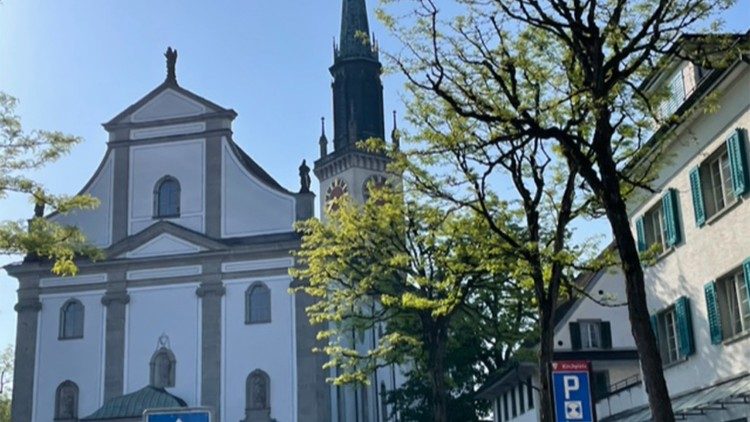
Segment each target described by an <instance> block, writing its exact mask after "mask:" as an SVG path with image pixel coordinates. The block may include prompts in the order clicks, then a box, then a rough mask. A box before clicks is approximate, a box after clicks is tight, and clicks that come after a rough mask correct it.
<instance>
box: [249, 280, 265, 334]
mask: <svg viewBox="0 0 750 422" xmlns="http://www.w3.org/2000/svg"><path fill="white" fill-rule="evenodd" d="M266 322H271V290H270V289H269V288H268V287H267V286H266V285H265V284H263V283H255V284H253V285H252V286H250V287H249V288H248V289H247V292H246V293H245V323H246V324H261V323H266Z"/></svg>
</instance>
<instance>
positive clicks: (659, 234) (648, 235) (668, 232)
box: [636, 189, 681, 252]
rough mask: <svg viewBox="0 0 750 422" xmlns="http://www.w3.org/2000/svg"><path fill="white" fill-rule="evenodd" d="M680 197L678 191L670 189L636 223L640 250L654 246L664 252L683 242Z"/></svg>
mask: <svg viewBox="0 0 750 422" xmlns="http://www.w3.org/2000/svg"><path fill="white" fill-rule="evenodd" d="M678 201H679V197H678V195H677V190H675V189H668V190H667V192H666V193H665V194H664V195H663V196H662V198H661V201H660V202H659V203H658V204H657V205H655V206H654V207H652V208H651V209H649V210H648V211H646V212H645V213H644V214H643V217H641V218H640V219H638V220H637V221H636V230H637V235H638V250H639V251H640V252H643V251H645V250H647V249H649V248H651V247H652V246H654V245H658V246H659V247H660V249H661V250H662V251H664V250H666V249H667V248H668V247H670V246H675V245H677V244H678V243H679V242H680V240H681V236H680V234H681V232H680V213H679V210H678V204H679V202H678Z"/></svg>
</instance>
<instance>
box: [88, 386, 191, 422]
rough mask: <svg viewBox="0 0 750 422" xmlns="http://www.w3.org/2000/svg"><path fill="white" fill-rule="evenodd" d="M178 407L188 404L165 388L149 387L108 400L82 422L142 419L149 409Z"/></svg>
mask: <svg viewBox="0 0 750 422" xmlns="http://www.w3.org/2000/svg"><path fill="white" fill-rule="evenodd" d="M176 407H187V403H185V401H184V400H182V399H181V398H179V397H177V396H174V395H172V394H170V393H169V392H168V391H167V390H165V389H163V388H156V387H153V386H148V387H144V388H141V389H140V390H138V391H136V392H134V393H130V394H126V395H124V396H120V397H115V398H113V399H110V400H108V401H107V402H106V403H104V406H102V407H101V408H99V410H97V411H96V412H94V413H92V414H91V415H89V416H86V417H85V418H83V419H81V420H82V421H104V420H113V419H125V418H140V417H141V416H142V415H143V412H145V411H146V410H147V409H162V408H176Z"/></svg>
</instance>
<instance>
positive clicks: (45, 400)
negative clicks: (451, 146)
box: [6, 0, 397, 422]
mask: <svg viewBox="0 0 750 422" xmlns="http://www.w3.org/2000/svg"><path fill="white" fill-rule="evenodd" d="M343 3H344V4H343V22H342V39H341V46H340V48H339V50H337V63H336V65H334V68H336V69H337V71H338V73H334V79H335V81H338V82H339V83H342V81H344V82H345V83H346V84H352V83H354V84H359V83H361V81H357V80H356V78H355V77H352V76H351V75H355V74H359V73H357V72H355V71H354V70H349V68H350V66H355V67H362V66H364V67H367V68H369V69H377V71H378V73H377V77H376V78H374V81H373V82H374V83H375V85H374V87H376V88H377V90H374V91H373V92H372V95H368V96H366V97H357V96H356V95H353V94H351V93H350V91H351V90H349V89H340V90H339V91H340V92H339V91H337V89H336V86H334V112H335V116H334V117H335V120H336V122H337V126H336V128H337V129H336V137H335V142H336V143H335V145H336V151H334V152H332V153H331V154H326V153H324V154H322V156H321V157H322V158H321V160H320V162H319V163H317V164H316V173H317V174H318V175H319V177H321V191H322V192H324V194H327V195H326V196H327V197H331V195H332V194H331V193H330V192H328V191H329V190H331V189H330V186H331V185H332V184H334V179H335V180H336V181H335V184H337V185H339V186H340V185H341V183H342V181H344V180H346V183H350V184H352V185H356V184H357V183H360V182H361V183H360V185H361V186H366V181H365V179H367V180H370V179H369V178H371V177H375V176H378V177H381V178H382V177H383V175H384V174H385V158H384V157H382V156H378V155H368V154H365V153H362V152H360V151H357V149H356V148H354V147H353V143H354V142H355V141H357V140H361V139H366V138H368V137H370V136H376V135H380V136H381V137H382V132H383V129H382V126H383V102H382V85H381V83H380V63H379V62H378V60H377V55H376V53H375V52H374V49H372V47H371V46H370V47H367V49H368V51H370V52H371V54H373V55H370V56H367V57H360V56H358V54H360V53H361V51H364V50H360V49H359V47H358V46H356V45H355V43H359V44H360V45H361V44H362V43H361V41H359V40H356V39H355V38H354V37H355V35H356V32H357V31H358V30H359V29H360V28H359V26H361V25H362V24H364V25H365V26H367V12H366V9H365V3H364V0H344V1H343ZM365 33H368V31H365ZM350 38H351V39H350ZM166 56H167V62H168V72H167V78H166V80H165V81H164V83H162V84H161V85H159V86H158V87H156V88H155V89H154V90H153V91H151V92H150V93H148V94H147V95H146V96H145V97H143V98H142V99H140V100H139V101H137V102H136V103H135V104H133V105H131V106H130V107H128V108H127V109H125V110H124V111H123V112H122V113H120V114H119V115H118V116H116V117H115V118H114V119H112V120H111V121H110V122H108V123H106V124H105V125H104V128H105V129H106V130H107V132H108V135H109V139H108V144H107V145H108V148H107V151H106V153H105V156H104V158H103V159H102V162H101V164H100V166H99V168H98V169H97V170H96V172H95V174H94V175H93V176H92V177H91V179H90V180H89V182H88V183H87V184H86V185H85V186H84V188H83V189H82V190H81V193H82V194H89V195H92V196H93V197H96V198H97V199H99V201H100V206H99V207H98V208H96V209H94V210H90V211H80V212H75V213H71V214H66V215H51V216H49V217H48V218H51V219H53V220H55V221H57V222H59V223H61V224H65V225H74V226H77V227H79V228H80V229H82V230H83V232H84V233H85V234H86V235H87V237H88V238H89V240H90V241H91V242H92V243H94V244H95V245H96V246H98V247H100V248H101V249H102V250H103V251H104V253H105V255H106V258H105V259H103V260H101V261H96V262H89V261H83V262H80V263H79V269H80V273H79V274H78V275H76V276H75V277H68V278H59V277H55V276H54V275H52V274H51V273H50V263H49V262H46V261H44V260H40V259H35V258H34V257H27V258H26V259H25V260H24V262H22V263H18V264H12V265H10V266H8V267H6V270H7V271H8V272H9V274H10V275H12V276H13V277H15V278H17V279H18V280H19V290H18V304H17V305H16V311H17V312H18V330H17V340H16V371H15V378H14V390H13V405H12V406H13V407H12V420H13V421H14V422H49V421H53V420H59V421H78V420H86V421H105V420H118V421H136V420H137V421H140V420H141V419H140V417H141V413H142V412H143V410H144V409H145V408H151V407H186V406H189V407H194V406H205V407H209V408H211V409H212V411H213V414H214V420H216V421H227V422H229V421H232V422H239V421H241V422H270V421H284V422H287V421H289V422H292V421H300V422H301V421H326V422H327V421H332V420H335V421H340V422H345V421H347V422H348V421H386V420H394V419H392V418H391V416H390V415H389V414H390V413H391V412H389V411H388V406H386V404H385V402H384V395H385V394H384V393H385V391H390V390H392V389H393V387H394V385H395V383H396V382H397V381H396V375H395V369H393V368H391V369H387V368H386V369H383V370H381V371H379V372H378V374H374V376H373V377H374V381H376V382H375V383H373V385H372V386H369V387H367V388H362V389H359V388H357V389H354V388H350V389H348V390H347V392H346V393H343V392H341V391H339V390H338V389H335V388H333V389H332V388H331V386H329V385H328V384H327V383H326V378H327V377H328V376H329V373H328V372H327V371H324V370H323V368H322V367H323V364H324V363H325V361H326V358H325V356H323V355H321V354H319V353H313V352H312V349H313V348H314V347H316V346H319V344H318V343H317V340H316V334H317V328H316V327H312V326H310V324H309V322H308V319H307V316H306V315H305V308H306V307H307V306H309V305H310V304H311V303H312V302H311V298H309V297H308V296H306V295H303V294H296V295H292V294H290V293H289V289H290V288H291V287H294V286H296V285H297V283H298V282H297V281H295V280H293V279H292V278H291V277H290V276H289V269H290V268H292V267H293V266H294V265H295V262H294V259H293V257H292V251H293V250H295V249H297V248H299V245H300V239H299V235H298V234H297V233H296V232H294V229H293V225H294V223H295V222H296V221H300V220H305V219H309V218H312V217H314V204H315V195H314V194H313V193H312V192H311V191H310V176H309V172H310V169H309V168H308V167H307V166H306V165H305V164H304V162H303V165H302V166H301V167H300V179H301V180H300V187H299V189H295V191H294V192H293V191H290V190H287V189H286V188H284V187H282V186H281V185H279V184H278V183H277V182H276V181H275V180H274V179H273V178H272V177H271V176H270V175H269V174H268V173H266V172H265V171H264V170H263V169H262V168H261V167H260V166H259V165H258V164H257V163H256V162H255V161H253V159H252V158H251V157H250V156H249V155H247V154H246V153H245V152H244V151H243V150H242V149H241V148H240V147H239V146H238V144H237V143H236V142H235V141H234V139H233V133H232V121H233V120H234V118H235V117H236V116H237V114H236V113H235V112H234V111H233V110H231V109H226V108H223V107H221V106H219V105H217V104H215V103H213V102H211V101H208V100H206V99H205V98H202V97H200V96H198V95H196V94H194V93H192V92H190V91H188V90H186V89H184V88H183V87H181V86H180V85H179V84H178V82H177V78H176V74H175V62H176V59H177V53H176V51H173V50H171V49H170V50H168V51H167V54H166ZM334 68H332V72H333V69H334ZM335 83H336V82H335ZM342 102H346V104H347V107H345V108H342V107H340V106H339V104H340V103H342ZM342 110H343V111H342ZM342 113H343V114H342ZM352 121H355V122H356V123H354V124H352V123H348V124H347V122H352ZM342 122H344V123H342ZM342 128H344V129H342ZM378 128H380V129H379V130H378ZM341 130H344V131H346V134H345V135H341V134H340V131H341ZM344 139H345V141H344ZM321 141H324V142H325V144H321V149H322V150H325V149H327V142H328V141H327V139H325V137H323V138H322V139H321ZM344 144H346V145H348V146H352V147H351V148H350V147H346V148H344V147H343V145H344ZM362 157H365V159H363V158H362ZM346 166H354V167H356V168H357V169H360V168H361V169H363V170H362V171H360V170H347V169H346V168H345V167H346ZM363 166H364V167H367V169H366V170H364V167H363ZM342 172H343V173H342ZM365 173H366V174H365ZM360 178H362V180H361V181H360V180H359V179H360ZM378 180H379V179H378ZM358 186H359V185H358ZM337 192H338V191H337ZM351 192H352V195H353V196H354V197H355V199H356V200H363V199H362V198H361V196H362V195H361V193H360V192H359V187H356V188H353V189H352V191H351ZM344 193H346V194H348V191H346V190H345V192H344ZM337 194H338V193H337ZM337 194H336V195H337ZM334 196H335V195H334ZM372 334H373V335H376V333H372ZM332 392H333V394H332Z"/></svg>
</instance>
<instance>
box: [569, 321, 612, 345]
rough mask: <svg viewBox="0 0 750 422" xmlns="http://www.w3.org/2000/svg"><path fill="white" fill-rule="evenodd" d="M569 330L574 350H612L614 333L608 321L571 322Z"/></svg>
mask: <svg viewBox="0 0 750 422" xmlns="http://www.w3.org/2000/svg"><path fill="white" fill-rule="evenodd" d="M569 328H570V342H571V347H572V349H573V350H579V349H610V348H612V333H611V328H610V324H609V322H608V321H598V320H579V321H577V322H571V323H570V324H569Z"/></svg>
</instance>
